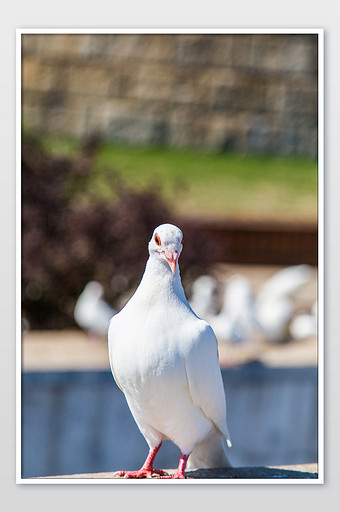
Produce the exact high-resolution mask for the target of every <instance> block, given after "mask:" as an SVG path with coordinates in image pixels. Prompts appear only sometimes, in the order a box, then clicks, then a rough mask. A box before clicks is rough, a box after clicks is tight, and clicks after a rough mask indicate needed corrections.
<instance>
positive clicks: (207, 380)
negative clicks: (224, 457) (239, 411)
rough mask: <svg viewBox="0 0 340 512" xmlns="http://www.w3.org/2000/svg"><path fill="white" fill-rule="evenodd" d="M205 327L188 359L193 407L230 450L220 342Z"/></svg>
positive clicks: (186, 366) (186, 363)
mask: <svg viewBox="0 0 340 512" xmlns="http://www.w3.org/2000/svg"><path fill="white" fill-rule="evenodd" d="M201 322H202V321H201ZM204 324H205V326H204V328H203V330H200V333H199V336H198V337H197V338H195V342H194V343H193V344H192V345H191V348H190V351H189V353H188V354H187V356H186V357H185V370H186V375H187V380H188V387H189V393H190V396H191V400H192V402H193V404H194V405H195V406H196V407H198V408H199V409H200V410H201V411H202V413H203V414H204V415H205V416H206V418H208V419H209V420H210V421H211V422H212V423H213V424H214V425H215V427H216V428H217V429H218V430H219V431H220V432H221V434H222V435H223V436H224V437H225V438H226V439H227V443H228V446H231V441H230V435H229V431H228V425H227V420H226V400H225V393H224V387H223V381H222V375H221V370H220V366H219V361H218V347H217V339H216V336H215V334H214V331H213V330H212V328H211V327H210V325H208V324H206V323H205V322H204Z"/></svg>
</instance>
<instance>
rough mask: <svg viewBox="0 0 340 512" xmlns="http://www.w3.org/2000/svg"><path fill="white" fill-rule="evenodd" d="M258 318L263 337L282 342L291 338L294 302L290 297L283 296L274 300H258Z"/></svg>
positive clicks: (274, 341) (271, 341)
mask: <svg viewBox="0 0 340 512" xmlns="http://www.w3.org/2000/svg"><path fill="white" fill-rule="evenodd" d="M255 311H256V319H257V322H258V325H259V326H260V329H261V332H262V335H263V337H264V338H265V340H266V341H268V342H270V343H282V342H284V341H286V340H287V339H288V338H289V324H290V322H291V320H292V318H293V315H294V304H293V301H292V299H291V298H290V297H286V296H281V297H276V298H273V299H272V300H269V299H268V300H261V301H257V302H256V309H255Z"/></svg>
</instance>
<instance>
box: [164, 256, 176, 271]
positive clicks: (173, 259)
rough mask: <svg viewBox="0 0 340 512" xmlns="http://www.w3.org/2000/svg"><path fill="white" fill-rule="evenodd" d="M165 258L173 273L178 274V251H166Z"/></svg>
mask: <svg viewBox="0 0 340 512" xmlns="http://www.w3.org/2000/svg"><path fill="white" fill-rule="evenodd" d="M164 256H165V259H166V261H167V262H168V263H169V266H170V268H171V272H172V273H173V274H174V273H175V272H176V263H177V261H178V252H177V251H164Z"/></svg>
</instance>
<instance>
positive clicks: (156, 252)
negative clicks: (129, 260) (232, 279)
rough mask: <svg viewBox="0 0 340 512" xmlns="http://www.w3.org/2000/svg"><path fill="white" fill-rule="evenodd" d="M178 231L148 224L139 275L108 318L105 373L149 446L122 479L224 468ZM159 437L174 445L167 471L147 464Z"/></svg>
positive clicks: (210, 368)
mask: <svg viewBox="0 0 340 512" xmlns="http://www.w3.org/2000/svg"><path fill="white" fill-rule="evenodd" d="M182 236H183V235H182V232H181V230H180V229H179V228H177V227H176V226H173V225H172V224H162V225H161V226H158V227H157V228H156V229H155V231H154V233H153V235H152V238H151V240H150V242H149V254H150V257H149V259H148V262H147V264H146V268H145V272H144V275H143V278H142V280H141V282H140V284H139V286H138V288H137V290H136V292H135V293H134V295H133V296H132V298H131V299H130V301H129V302H128V303H127V304H126V306H125V307H124V308H123V309H122V310H121V311H120V312H119V313H118V314H117V315H115V316H114V317H113V318H112V320H111V322H110V327H109V331H108V341H109V356H110V363H111V370H112V374H113V376H114V379H115V381H116V383H117V385H118V386H119V387H120V389H121V390H122V391H123V393H124V394H125V397H126V400H127V403H128V405H129V407H130V410H131V413H132V415H133V417H134V419H135V421H136V423H137V425H138V427H139V429H140V431H141V433H142V434H143V436H144V437H145V439H146V441H147V443H148V445H149V454H148V456H147V458H146V460H145V462H144V464H143V466H142V468H141V469H139V470H138V471H120V472H118V474H119V476H124V477H125V478H144V477H147V478H151V477H152V475H153V474H156V475H158V476H159V477H160V478H185V474H184V471H185V468H186V465H187V462H188V467H222V466H224V467H226V466H229V462H228V459H227V456H226V446H225V444H228V446H231V442H230V436H229V431H228V426H227V421H226V401H225V394H224V388H223V381H222V377H221V370H220V367H219V362H218V350H217V340H216V337H215V334H214V332H213V330H212V328H211V327H210V326H209V325H208V324H207V323H206V322H205V321H204V320H202V319H200V318H199V317H198V316H197V315H196V314H195V313H194V312H193V310H192V309H191V307H190V305H189V303H188V301H187V299H186V297H185V294H184V290H183V287H182V284H181V278H180V273H179V267H178V258H179V256H180V254H181V251H182ZM166 439H168V440H170V441H172V442H173V443H175V444H176V445H177V446H178V447H179V448H180V450H181V456H180V461H179V465H178V469H177V471H176V473H175V474H174V475H167V474H166V473H165V472H164V471H162V470H157V469H154V467H153V463H154V459H155V457H156V455H157V452H158V451H159V449H160V447H161V444H162V441H163V440H166ZM189 457H190V458H189ZM188 459H189V461H188Z"/></svg>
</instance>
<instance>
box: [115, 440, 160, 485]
mask: <svg viewBox="0 0 340 512" xmlns="http://www.w3.org/2000/svg"><path fill="white" fill-rule="evenodd" d="M161 446H162V443H160V444H159V445H158V446H156V448H154V449H152V450H150V451H149V454H148V456H147V458H146V461H145V462H144V464H143V466H142V467H141V468H140V469H139V470H138V471H117V473H116V474H117V475H118V476H123V477H124V478H152V475H153V474H154V473H155V474H157V475H161V476H164V475H166V474H167V473H166V472H165V471H163V470H162V469H154V467H153V462H154V460H155V457H156V455H157V453H158V452H159V449H160V447H161Z"/></svg>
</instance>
